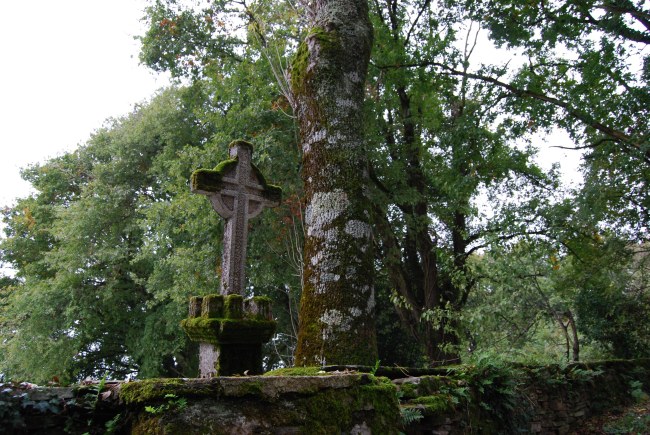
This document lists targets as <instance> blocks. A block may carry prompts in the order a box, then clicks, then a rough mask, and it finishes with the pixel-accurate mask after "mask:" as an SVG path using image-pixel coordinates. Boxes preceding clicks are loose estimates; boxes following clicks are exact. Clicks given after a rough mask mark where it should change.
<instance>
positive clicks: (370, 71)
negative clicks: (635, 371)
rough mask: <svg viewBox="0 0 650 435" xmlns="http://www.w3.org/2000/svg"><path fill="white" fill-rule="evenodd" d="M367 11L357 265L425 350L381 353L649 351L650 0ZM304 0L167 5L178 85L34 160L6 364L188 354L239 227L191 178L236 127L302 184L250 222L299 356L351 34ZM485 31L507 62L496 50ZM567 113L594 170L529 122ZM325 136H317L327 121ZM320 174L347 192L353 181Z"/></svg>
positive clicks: (274, 167) (451, 356)
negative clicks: (182, 325)
mask: <svg viewBox="0 0 650 435" xmlns="http://www.w3.org/2000/svg"><path fill="white" fill-rule="evenodd" d="M368 7H369V10H368V17H369V20H370V23H371V24H372V27H373V33H374V37H373V39H372V47H371V52H370V55H369V56H370V58H369V63H368V65H367V68H366V67H364V69H366V71H360V72H359V74H361V76H363V75H364V74H365V75H366V79H365V82H364V83H363V87H362V88H361V87H360V89H361V90H362V91H364V92H365V100H364V102H363V105H361V104H359V105H358V106H355V110H354V111H353V112H354V117H348V118H350V119H351V120H353V122H354V123H355V124H359V128H358V129H354V128H353V129H352V130H350V129H347V130H346V131H347V132H350V131H353V132H354V133H355V135H358V136H354V137H355V139H354V140H355V141H360V142H361V143H359V144H358V145H359V148H358V150H361V152H362V153H363V155H362V156H359V155H357V156H356V157H355V159H357V160H352V161H353V162H356V163H355V165H356V167H355V171H356V173H357V174H362V175H363V177H366V178H365V180H364V181H363V186H364V187H362V188H361V187H359V186H361V184H360V185H359V186H358V187H359V189H360V190H359V189H357V190H355V189H356V188H355V189H352V190H351V192H352V191H354V192H356V193H355V195H356V194H357V193H359V194H360V195H361V197H362V200H363V201H366V200H367V201H368V202H367V203H366V204H367V207H366V209H367V211H368V216H367V221H366V220H363V219H366V217H364V218H363V219H362V218H358V219H357V218H354V219H353V220H358V221H359V222H361V223H364V222H368V224H369V225H370V226H371V229H372V234H373V237H372V241H373V242H374V249H369V250H368V253H369V254H368V256H367V258H364V261H366V263H364V264H365V265H366V266H368V267H369V268H370V269H372V270H370V271H366V272H364V274H367V275H373V276H374V281H375V286H376V298H377V301H376V306H377V309H378V314H377V320H378V336H379V337H380V341H381V340H382V339H383V340H386V341H387V342H399V343H401V344H404V343H409V346H410V349H409V352H408V355H407V353H406V352H403V355H404V357H403V359H402V360H400V358H399V357H396V355H395V353H397V350H396V349H398V347H397V346H395V347H394V348H392V349H391V348H388V347H385V346H383V345H380V348H379V350H380V354H379V358H380V359H382V360H389V361H394V362H395V363H400V364H403V363H405V361H406V363H407V364H427V365H432V364H440V363H449V362H456V361H459V359H460V358H461V357H463V358H472V355H474V354H476V353H477V352H489V351H500V350H503V349H519V350H521V349H528V350H526V351H525V352H526V353H528V355H531V354H534V355H542V354H544V355H547V356H548V355H555V356H553V358H569V359H571V358H578V357H579V356H580V355H581V354H582V355H583V356H584V355H585V354H586V355H588V356H589V355H593V356H600V355H614V356H619V357H634V356H647V349H648V347H647V346H646V341H647V340H646V338H645V337H647V336H648V334H647V328H648V322H647V321H646V320H645V319H646V318H647V313H648V304H647V299H648V294H649V293H648V273H647V272H648V265H647V258H648V255H647V252H648V231H649V225H650V218H649V217H648V206H649V205H650V197H649V194H648V192H650V188H649V186H648V182H649V180H650V139H649V137H650V136H649V132H648V123H647V119H648V118H649V116H648V110H649V107H650V104H649V103H650V93H649V87H648V81H649V79H650V55H649V54H648V53H647V47H646V46H647V44H648V41H649V40H650V24H649V23H650V11H649V10H648V9H647V6H646V5H644V3H643V2H637V3H634V2H633V1H617V2H604V3H603V2H592V1H580V2H572V3H571V4H567V3H566V2H538V3H535V2H533V3H530V2H521V1H492V0H489V1H488V0H486V1H470V0H468V1H466V2H448V1H443V0H441V1H430V0H424V1H414V0H406V1H398V0H386V1H373V2H369V3H368ZM310 10H311V9H310V8H309V7H305V6H304V5H301V4H298V5H294V4H293V3H292V2H268V1H265V0H259V1H254V2H239V1H225V0H224V1H221V0H219V1H210V2H206V3H205V5H204V6H192V5H190V4H183V3H182V2H176V1H163V0H160V1H157V2H155V3H153V4H152V5H151V6H150V7H149V8H148V10H147V18H146V19H147V22H148V24H149V29H148V31H147V32H146V34H145V35H143V36H142V38H141V42H142V52H141V60H142V61H143V63H145V64H146V65H148V66H149V67H151V68H153V69H154V70H159V71H162V70H166V71H170V72H171V73H172V75H173V76H174V77H176V78H178V80H179V86H178V87H176V88H173V89H169V90H166V91H164V92H162V93H160V94H159V95H157V96H155V97H153V98H152V99H151V101H149V102H146V103H143V104H142V105H140V106H138V107H136V108H135V109H134V111H133V112H132V113H130V114H128V115H126V116H124V117H122V118H119V119H115V120H111V121H110V123H109V124H107V126H106V127H104V128H101V129H99V130H97V131H96V132H94V133H93V134H92V135H91V137H90V139H89V140H88V142H87V143H86V144H85V145H84V146H82V147H80V148H79V149H78V150H76V151H74V152H71V153H68V154H65V155H63V156H61V157H58V158H55V159H52V160H50V161H48V162H46V163H44V164H41V165H34V166H32V167H29V168H27V169H25V170H24V172H23V176H24V178H25V179H27V180H28V181H30V182H31V183H32V185H33V186H34V187H35V188H36V190H37V193H36V194H34V195H32V196H30V197H27V198H22V199H20V200H19V201H18V202H17V203H16V204H14V205H13V206H11V207H7V208H6V209H5V210H4V211H3V219H4V222H5V225H6V227H5V237H4V238H3V240H2V242H1V245H0V249H1V255H2V257H1V260H2V261H3V262H4V263H7V264H9V265H11V266H12V267H13V269H14V270H15V272H16V273H15V277H13V278H9V277H7V278H4V279H3V281H2V282H1V283H0V286H1V287H0V288H1V290H0V348H1V349H2V351H1V352H0V355H1V356H0V373H6V374H7V375H9V376H12V377H28V376H29V377H30V378H32V379H49V377H51V376H54V375H57V376H64V377H66V378H68V379H73V378H80V377H84V376H87V375H96V374H99V373H102V372H104V371H108V372H110V373H112V374H113V375H114V376H122V377H123V376H129V375H135V374H137V375H138V376H154V375H168V376H173V375H185V376H186V375H191V374H193V371H194V370H195V368H196V367H195V366H196V361H195V360H194V359H195V353H196V352H195V349H193V348H192V346H191V344H190V343H188V342H187V340H186V339H185V337H183V336H182V334H181V333H180V332H179V329H178V321H179V320H180V319H181V318H182V317H183V316H184V315H185V310H186V298H187V296H188V295H190V294H207V293H210V292H214V290H215V289H216V288H217V286H218V284H217V283H218V274H219V270H218V264H219V261H218V257H219V250H220V237H221V225H222V223H221V222H220V220H219V219H218V218H217V217H216V216H214V214H213V213H211V212H210V210H209V205H208V204H207V203H206V202H205V201H202V199H203V198H199V197H195V196H193V195H191V194H190V193H189V189H188V187H187V183H188V179H189V174H190V173H191V172H192V171H193V170H194V169H197V168H199V167H204V168H211V167H213V166H214V165H215V164H216V163H218V162H219V161H221V160H223V158H224V157H225V155H226V150H227V148H226V146H227V144H228V143H229V142H230V141H231V140H233V139H235V138H241V139H245V140H249V141H251V142H252V143H254V144H255V146H256V155H255V156H254V159H255V161H256V164H257V165H258V166H259V167H260V169H262V171H263V172H264V173H265V174H268V176H267V178H268V179H269V180H271V181H273V182H274V183H275V184H280V185H282V187H283V189H284V190H285V192H287V198H288V199H287V200H286V201H285V202H284V204H283V206H282V207H280V208H278V209H274V210H273V211H270V212H265V214H264V215H263V217H261V218H259V220H256V222H255V223H254V226H253V228H254V231H253V233H252V238H251V241H250V248H249V265H248V267H249V271H247V275H248V276H249V277H250V285H249V290H250V291H251V292H255V293H256V294H264V295H269V296H271V298H272V299H273V300H274V303H275V307H274V310H275V311H274V312H275V314H276V316H277V317H278V318H279V320H280V328H279V334H278V335H277V336H276V338H275V339H274V340H273V341H272V343H271V344H270V346H269V349H267V351H268V352H267V359H266V363H267V365H268V366H269V367H270V366H274V365H278V364H280V365H290V364H293V362H294V360H293V353H294V349H295V346H296V344H297V339H298V338H297V336H298V331H297V309H298V301H299V299H300V294H301V292H302V290H304V289H305V288H306V286H307V283H308V282H309V279H310V277H311V276H312V275H311V274H312V273H313V270H311V272H308V276H305V275H304V273H305V271H310V269H309V267H312V266H315V264H316V263H314V262H313V259H314V258H315V255H316V254H313V253H311V254H310V253H309V252H310V251H309V249H306V250H303V244H304V240H305V234H304V231H303V223H304V222H305V220H309V219H312V217H310V216H311V215H309V214H308V213H311V212H313V201H314V192H318V190H314V189H313V188H312V187H313V186H312V187H310V186H311V185H310V183H312V182H314V180H316V179H315V178H312V179H311V181H310V177H313V176H314V175H313V174H312V171H314V170H315V169H322V168H320V167H319V165H321V163H318V162H317V161H314V162H311V160H310V157H309V156H308V153H307V154H306V152H305V143H306V142H308V139H309V137H310V135H312V136H313V134H315V133H314V132H316V133H317V132H318V131H317V130H313V125H311V124H309V123H310V122H313V121H314V119H312V120H309V119H307V118H305V116H304V113H303V112H301V113H299V112H298V110H301V109H299V108H300V107H302V108H303V109H304V108H305V107H306V106H305V104H311V102H313V101H312V100H309V99H308V98H312V97H313V96H314V95H321V94H322V95H321V96H322V98H323V99H322V101H326V99H325V96H327V95H326V94H327V92H325V91H322V92H321V94H318V92H319V91H317V89H318V81H317V79H315V76H307V75H305V74H307V72H306V71H308V70H304V71H303V70H300V65H301V61H302V62H303V63H304V62H305V61H309V62H316V60H317V59H321V60H322V59H325V60H324V62H325V66H324V69H323V70H322V71H324V73H325V74H327V73H328V71H329V70H328V69H327V68H328V65H329V64H327V62H330V63H335V61H337V60H339V58H338V57H337V56H338V54H336V53H335V55H334V57H333V58H332V59H330V60H328V59H327V57H321V58H319V57H318V56H319V53H320V54H322V51H323V50H326V49H329V48H331V47H332V44H335V43H338V42H340V41H338V40H336V41H334V40H332V39H331V38H332V32H335V31H336V29H319V28H318V23H319V21H318V19H317V17H315V16H310V15H309V13H306V12H309V11H310ZM325 30H327V31H325ZM339 30H340V29H339ZM488 38H489V39H490V41H492V43H493V44H495V46H496V47H500V51H498V50H497V49H496V48H495V49H494V50H495V51H494V52H498V53H501V56H502V57H498V58H497V57H489V58H487V57H485V56H481V53H480V52H479V51H480V50H481V49H482V47H486V46H487V45H486V40H487V39H488ZM310 41H311V42H310ZM310 43H311V44H312V45H311V46H310V47H311V48H310V50H312V51H310V52H308V53H307V52H305V44H310ZM315 47H321V48H319V49H316V48H315ZM348 49H349V50H352V51H350V52H351V53H354V51H353V50H354V45H353V44H348ZM319 50H321V51H319ZM490 50H492V49H490ZM306 53H307V54H306ZM339 54H340V53H339ZM309 56H311V57H309ZM319 61H320V60H319ZM303 66H304V65H303ZM309 71H311V70H309ZM315 71H316V70H315ZM318 71H320V70H318ZM309 74H312V73H309ZM313 74H315V73H313ZM325 80H330V78H329V77H326V79H325ZM180 82H183V83H184V85H182V86H181V85H180ZM301 91H304V92H308V93H310V94H309V95H308V98H307V99H303V100H300V98H306V97H304V96H303V97H301V94H300V92H301ZM358 91H359V89H357V92H358ZM314 92H315V93H314ZM323 95H325V96H323ZM301 101H302V102H301ZM319 101H320V102H322V101H321V100H316V102H317V103H318V104H320V102H319ZM346 101H347V100H346ZM301 104H302V106H301ZM333 104H335V106H333V107H336V104H338V105H343V106H345V107H352V106H349V104H348V103H345V102H342V100H341V101H335V102H334V103H333ZM346 104H348V106H346ZM355 104H356V103H355ZM310 107H312V108H318V107H319V106H318V105H316V106H310ZM314 110H315V109H314ZM322 110H325V109H324V108H320V109H318V110H317V111H316V112H314V113H316V114H320V115H322V114H323V113H324V112H322ZM328 110H329V109H328ZM323 119H329V118H327V117H325V118H323ZM332 119H333V118H332ZM325 124H326V126H327V127H328V128H329V127H330V125H329V124H328V123H327V122H326V123H325ZM314 125H317V124H314ZM361 126H363V128H361ZM346 128H347V127H346ZM554 129H561V130H564V131H566V132H568V134H569V137H570V139H571V143H567V144H553V145H554V146H557V147H569V148H574V149H576V150H582V152H583V164H582V170H583V175H584V182H583V183H582V184H581V185H580V186H578V187H574V188H567V187H566V186H563V185H562V184H561V182H560V178H559V175H558V172H557V171H556V170H555V169H551V170H544V169H542V167H540V166H539V165H538V164H537V163H536V161H535V153H536V149H535V147H534V146H533V141H534V140H535V138H537V137H538V135H539V134H544V133H547V132H549V131H552V130H554ZM312 130H313V131H312ZM310 132H311V133H310ZM362 132H363V133H362ZM312 133H313V134H312ZM341 134H343V133H341ZM346 134H347V133H346ZM312 139H314V141H313V142H312V143H313V144H315V145H314V146H317V147H321V148H323V147H324V145H323V144H324V143H325V142H326V137H323V138H320V139H319V138H318V137H314V138H312ZM321 142H322V143H321ZM342 143H344V142H342ZM576 152H578V151H576ZM310 162H311V163H310ZM309 165H312V166H309ZM321 175H322V176H325V178H323V179H322V180H321V181H322V182H323V183H325V181H327V182H328V183H330V182H331V183H333V184H332V186H335V185H336V186H338V184H336V183H342V184H341V186H346V184H345V182H346V178H349V177H346V176H343V177H342V178H341V179H336V178H335V175H336V174H329V176H331V177H330V178H328V177H327V176H328V174H321V173H319V176H321ZM301 176H302V180H301ZM323 180H324V181H323ZM321 181H319V183H321ZM320 185H323V184H322V183H321V184H319V186H320ZM332 186H330V187H332ZM336 186H335V187H336ZM341 186H339V187H340V188H341V189H342V188H343V187H341ZM310 189H311V190H310ZM346 195H347V194H346ZM321 199H322V198H321ZM310 205H312V207H308V206H310ZM306 208H309V210H305V209H306ZM360 210H361V213H363V212H362V210H363V208H361V209H360ZM306 212H308V213H307V216H306ZM320 212H326V210H320ZM350 216H352V215H350ZM368 234H370V233H368ZM308 239H309V236H308ZM337 240H338V239H337ZM369 240H370V239H369ZM310 243H311V242H310ZM310 243H308V244H307V245H308V247H309V246H312V245H310ZM318 243H320V242H318ZM373 251H374V254H372V255H371V254H370V252H373ZM306 262H307V266H309V265H311V266H309V267H306V264H305V263H306ZM364 267H365V266H364ZM363 270H366V269H363ZM326 272H327V271H326ZM328 273H329V272H328ZM332 273H333V272H332ZM337 273H338V272H337ZM332 276H334V275H332ZM368 299H369V298H368ZM321 308H322V309H323V310H326V307H325V306H322V307H321ZM329 314H330V315H331V314H332V313H331V312H330V313H329ZM323 315H324V311H323V312H321V313H320V314H319V315H318V316H317V317H318V318H323V317H322V316H323ZM330 317H332V316H330ZM330 320H331V319H330ZM339 320H340V319H339ZM312 323H313V322H312ZM325 323H326V322H324V323H323V325H320V326H319V327H320V328H321V329H322V328H324V327H325ZM306 326H307V325H304V324H303V325H302V327H303V328H305V327H306ZM320 332H321V333H322V332H323V331H322V330H321V331H320ZM381 337H383V338H381ZM396 337H402V338H401V339H396ZM556 343H559V345H558V344H556ZM580 345H583V346H582V347H581V346H580ZM585 346H586V348H585ZM590 346H591V347H590ZM532 348H534V349H535V351H534V352H533V351H531V350H530V349H532ZM551 348H552V349H553V350H550V349H551ZM585 349H586V350H585ZM34 352H38V353H39V354H41V355H43V358H40V359H38V360H35V359H34V358H32V355H33V354H34ZM523 353H524V351H520V352H519V355H522V354H523ZM511 355H512V357H513V358H516V357H517V352H514V351H513V352H512V353H511ZM372 358H374V356H373V357H372ZM540 358H541V357H540Z"/></svg>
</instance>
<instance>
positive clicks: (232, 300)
mask: <svg viewBox="0 0 650 435" xmlns="http://www.w3.org/2000/svg"><path fill="white" fill-rule="evenodd" d="M223 313H224V317H226V318H227V319H241V318H242V317H244V297H243V296H242V295H238V294H231V295H228V296H226V297H225V298H224V305H223Z"/></svg>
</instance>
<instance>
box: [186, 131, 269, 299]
mask: <svg viewBox="0 0 650 435" xmlns="http://www.w3.org/2000/svg"><path fill="white" fill-rule="evenodd" d="M252 154H253V145H251V144H250V143H248V142H245V141H234V142H233V143H231V144H230V159H229V160H226V161H224V162H222V163H220V164H219V165H218V166H217V167H216V168H215V169H214V170H205V169H200V170H198V171H195V172H194V173H193V174H192V180H191V184H192V185H191V190H192V192H195V193H201V194H204V195H207V196H208V198H209V199H210V202H212V207H213V208H214V210H215V211H216V212H217V213H218V214H219V216H221V217H223V218H224V219H225V220H226V226H225V229H224V235H223V257H222V261H221V294H223V295H229V294H240V295H243V294H244V282H245V280H244V278H245V275H244V266H245V263H246V244H247V241H248V220H249V219H252V218H254V217H255V216H257V215H258V214H260V213H261V212H262V210H263V209H264V208H265V207H275V206H277V205H279V204H280V200H281V196H282V191H281V189H280V188H279V187H277V186H272V185H269V184H267V183H266V181H265V180H264V177H263V176H262V174H261V173H260V171H259V170H258V169H257V168H256V167H255V165H253V163H252V160H251V156H252Z"/></svg>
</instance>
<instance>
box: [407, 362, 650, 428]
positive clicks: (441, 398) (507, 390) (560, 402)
mask: <svg viewBox="0 0 650 435" xmlns="http://www.w3.org/2000/svg"><path fill="white" fill-rule="evenodd" d="M443 370H444V369H443ZM439 372H440V373H441V374H438V375H429V376H420V377H417V378H403V379H396V380H395V381H394V382H395V383H396V385H397V386H398V388H399V390H400V391H401V393H399V394H400V395H401V396H402V400H401V402H402V404H401V406H402V412H403V413H404V410H411V411H410V412H407V416H408V415H410V416H411V418H413V419H415V420H414V421H413V422H412V423H411V424H410V425H409V426H408V427H407V428H406V430H405V432H406V433H408V434H423V433H427V434H431V433H433V434H440V435H444V434H465V433H480V434H483V433H533V434H567V433H570V432H571V431H572V430H575V429H578V428H580V427H581V425H582V424H583V423H584V422H585V421H586V420H587V419H588V418H590V417H591V416H594V415H599V414H602V413H603V412H605V411H609V410H612V409H616V408H617V407H622V406H624V405H627V404H630V403H633V401H634V400H635V395H636V396H638V395H639V394H643V393H642V391H641V389H640V388H641V386H643V388H647V387H648V386H650V360H636V361H622V360H621V361H603V362H594V363H579V364H571V365H569V366H566V367H560V366H557V365H551V366H541V367H525V366H503V367H495V366H484V367H475V366H474V367H472V366H465V367H460V368H455V369H448V370H447V371H446V373H445V372H443V371H439ZM418 415H421V416H422V418H419V417H418Z"/></svg>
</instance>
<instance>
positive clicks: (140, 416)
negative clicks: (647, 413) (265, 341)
mask: <svg viewBox="0 0 650 435" xmlns="http://www.w3.org/2000/svg"><path fill="white" fill-rule="evenodd" d="M364 370H369V368H361V367H355V368H347V369H346V368H344V367H337V368H332V367H330V368H324V369H323V370H320V369H319V368H308V369H284V370H283V371H280V373H276V375H275V376H249V377H220V378H212V379H152V380H144V381H137V382H100V383H91V384H86V385H78V386H74V387H67V388H62V387H50V388H45V387H37V386H35V385H31V384H26V383H22V384H12V383H4V384H0V433H10V434H11V433H16V434H20V433H29V434H59V433H60V434H63V433H71V434H83V433H89V434H100V433H102V434H103V433H133V434H145V433H149V434H194V433H197V434H198V433H213V434H252V433H255V434H307V435H311V434H332V433H336V434H339V433H340V434H370V433H374V434H382V435H383V434H397V433H400V432H403V433H407V434H467V433H476V434H489V433H516V432H522V433H535V434H537V433H539V434H565V433H569V432H570V431H571V430H573V429H576V428H579V427H580V426H581V424H582V422H584V421H585V419H587V418H589V417H590V416H592V415H597V414H599V413H602V412H603V411H605V410H610V409H612V408H614V407H616V406H621V405H625V404H629V403H632V402H633V400H634V396H635V395H638V394H639V393H641V391H640V386H641V385H643V386H648V385H650V360H637V361H606V362H597V363H590V364H588V363H585V364H573V365H570V366H567V367H559V366H542V367H524V366H498V365H497V366H495V365H488V364H485V365H479V366H469V365H468V366H458V367H452V368H437V369H432V370H422V369H420V370H413V371H411V373H412V374H416V375H417V376H405V372H404V370H403V369H399V370H396V369H392V370H391V369H384V368H380V369H379V370H378V371H377V372H376V373H375V374H376V375H385V377H384V376H374V375H371V374H367V373H361V371H364ZM295 375H297V376H295Z"/></svg>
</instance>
